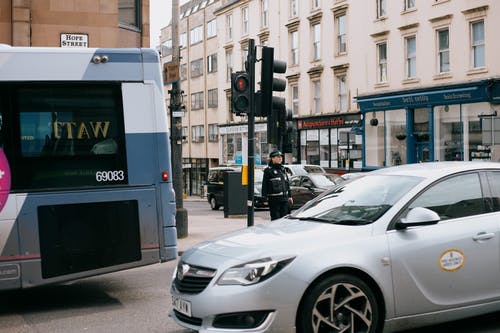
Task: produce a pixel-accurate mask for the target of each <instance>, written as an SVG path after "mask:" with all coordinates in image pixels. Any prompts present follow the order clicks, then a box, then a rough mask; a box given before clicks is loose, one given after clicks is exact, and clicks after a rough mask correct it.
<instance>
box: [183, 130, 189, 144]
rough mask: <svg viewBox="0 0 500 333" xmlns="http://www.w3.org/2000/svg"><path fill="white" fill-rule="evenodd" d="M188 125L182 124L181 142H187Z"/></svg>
mask: <svg viewBox="0 0 500 333" xmlns="http://www.w3.org/2000/svg"><path fill="white" fill-rule="evenodd" d="M187 138H188V127H187V126H182V143H187V142H188V140H187Z"/></svg>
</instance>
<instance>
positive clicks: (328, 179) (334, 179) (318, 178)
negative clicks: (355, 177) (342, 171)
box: [309, 173, 342, 188]
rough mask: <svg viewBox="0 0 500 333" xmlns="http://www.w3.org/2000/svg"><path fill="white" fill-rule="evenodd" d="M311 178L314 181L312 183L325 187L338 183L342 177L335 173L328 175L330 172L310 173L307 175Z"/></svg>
mask: <svg viewBox="0 0 500 333" xmlns="http://www.w3.org/2000/svg"><path fill="white" fill-rule="evenodd" d="M309 177H311V179H312V180H313V181H314V184H316V186H318V187H322V188H326V187H330V186H335V185H336V184H338V183H340V181H341V180H342V178H340V176H335V175H330V174H327V173H326V174H324V175H321V174H311V175H309Z"/></svg>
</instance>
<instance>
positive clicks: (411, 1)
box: [404, 0, 415, 10]
mask: <svg viewBox="0 0 500 333" xmlns="http://www.w3.org/2000/svg"><path fill="white" fill-rule="evenodd" d="M404 2H405V6H404V10H409V9H412V8H415V0H404Z"/></svg>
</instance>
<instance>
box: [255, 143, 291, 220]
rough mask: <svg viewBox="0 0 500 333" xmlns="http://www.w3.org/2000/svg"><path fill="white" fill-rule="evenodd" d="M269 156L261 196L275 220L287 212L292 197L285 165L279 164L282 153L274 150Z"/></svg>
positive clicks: (272, 218)
mask: <svg viewBox="0 0 500 333" xmlns="http://www.w3.org/2000/svg"><path fill="white" fill-rule="evenodd" d="M269 157H270V159H271V160H270V161H269V165H268V166H267V168H265V169H264V176H263V179H262V196H263V197H264V205H269V213H270V214H271V220H276V219H279V218H280V217H283V216H285V215H287V214H288V213H289V211H290V207H291V206H292V204H293V199H292V193H291V192H290V184H289V182H288V176H287V174H286V171H285V167H284V166H283V165H282V164H281V162H282V160H283V154H282V153H281V152H280V151H279V150H274V151H273V152H271V154H269Z"/></svg>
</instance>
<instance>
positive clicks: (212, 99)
mask: <svg viewBox="0 0 500 333" xmlns="http://www.w3.org/2000/svg"><path fill="white" fill-rule="evenodd" d="M217 106H218V92H217V88H215V89H210V90H209V91H208V107H209V108H216V107H217Z"/></svg>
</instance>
